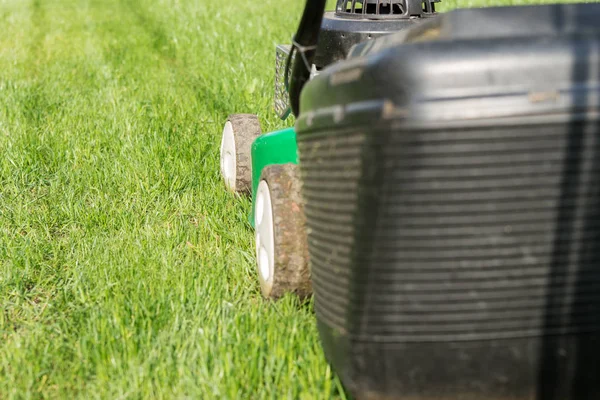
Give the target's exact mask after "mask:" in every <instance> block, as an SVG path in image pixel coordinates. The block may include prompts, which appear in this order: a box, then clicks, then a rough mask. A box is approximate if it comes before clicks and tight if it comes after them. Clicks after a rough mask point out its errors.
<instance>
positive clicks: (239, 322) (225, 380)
mask: <svg viewBox="0 0 600 400" xmlns="http://www.w3.org/2000/svg"><path fill="white" fill-rule="evenodd" d="M301 3H302V2H299V1H292V0H285V1H283V0H281V1H280V0H266V1H253V2H244V1H241V0H235V1H209V0H137V1H136V0H120V1H119V0H71V1H67V0H0V28H1V29H2V32H1V34H0V149H1V156H0V399H13V398H15V399H17V398H75V397H76V398H86V399H87V398H110V399H113V398H114V399H116V398H124V399H125V398H127V399H130V398H131V399H136V398H200V399H209V398H230V399H238V398H239V399H249V398H252V399H262V398H267V399H281V398H290V399H327V398H340V397H341V398H343V397H344V394H343V393H342V391H341V390H340V383H339V381H338V379H337V378H336V377H335V375H334V374H333V372H332V371H331V370H330V368H329V367H328V365H327V364H326V362H325V360H324V357H323V354H322V351H321V348H320V345H319V341H318V334H317V331H316V328H315V321H314V314H313V312H312V306H311V305H310V304H309V305H308V306H300V305H298V304H297V302H296V301H295V300H294V299H293V298H292V297H288V298H285V299H283V300H282V301H279V302H277V303H272V302H265V301H263V300H262V299H261V297H260V295H259V289H258V284H257V281H256V279H255V275H254V269H253V265H254V264H253V263H254V261H253V258H254V256H253V233H252V230H251V228H250V226H249V224H248V222H247V214H248V211H249V201H248V199H245V198H238V197H235V196H233V195H230V194H227V193H226V192H225V191H224V190H223V187H222V184H221V181H220V179H219V172H218V146H219V139H220V133H221V127H222V124H223V122H224V119H225V118H226V116H227V115H228V114H229V113H234V112H253V113H257V114H258V115H259V116H260V119H261V122H262V124H263V128H264V130H265V131H268V130H272V129H275V128H280V127H283V126H285V124H286V123H285V122H281V121H278V120H277V118H276V117H275V116H274V113H273V112H272V107H271V102H272V86H273V68H274V46H275V44H277V43H287V42H289V39H290V37H291V34H292V32H293V31H294V29H295V27H296V23H297V20H298V18H299V15H300V11H301V8H302V4H301ZM514 3H520V2H514ZM457 4H459V3H458V2H455V1H447V2H446V4H445V6H444V8H443V9H444V10H447V9H450V8H453V7H455V6H456V5H457ZM482 4H485V3H484V2H473V1H469V2H467V3H460V5H462V6H473V5H482ZM504 4H506V3H504ZM287 123H290V122H289V121H288V122H287Z"/></svg>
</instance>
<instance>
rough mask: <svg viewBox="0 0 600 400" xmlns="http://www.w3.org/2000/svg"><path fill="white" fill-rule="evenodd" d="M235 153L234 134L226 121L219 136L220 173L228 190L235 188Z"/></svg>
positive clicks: (231, 126) (230, 125) (229, 123)
mask: <svg viewBox="0 0 600 400" xmlns="http://www.w3.org/2000/svg"><path fill="white" fill-rule="evenodd" d="M235 157H236V153H235V136H234V134H233V125H232V124H231V122H229V121H227V123H226V124H225V128H224V129H223V135H222V137H221V175H222V176H223V179H224V180H225V186H227V188H228V189H229V190H235V181H236V178H237V176H236V168H237V166H236V160H235Z"/></svg>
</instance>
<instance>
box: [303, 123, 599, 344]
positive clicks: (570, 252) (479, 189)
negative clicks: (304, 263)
mask: <svg viewBox="0 0 600 400" xmlns="http://www.w3.org/2000/svg"><path fill="white" fill-rule="evenodd" d="M566 133H567V132H566V130H565V127H557V126H542V127H533V128H519V129H518V130H515V129H514V128H511V129H500V128H498V129H492V130H479V131H477V130H474V131H473V130H461V131H455V132H450V131H437V132H418V133H417V132H414V133H411V132H403V134H401V135H400V134H399V135H389V136H388V138H387V139H385V140H386V141H388V143H385V145H384V144H383V143H382V144H380V145H371V149H369V148H368V147H369V146H368V145H367V146H366V147H365V146H364V144H365V140H364V135H349V136H345V135H341V136H330V137H327V138H325V139H323V140H313V141H302V142H301V144H300V146H301V154H302V155H303V156H302V157H303V158H302V160H301V161H302V165H303V166H304V173H305V175H304V182H305V183H304V188H305V189H304V190H305V197H306V202H307V206H306V214H307V218H308V226H309V229H310V233H309V237H310V251H311V260H312V264H313V275H314V285H315V292H316V301H317V304H318V305H317V311H318V313H319V314H320V317H321V318H322V319H323V320H324V321H326V323H328V324H330V325H331V326H332V327H335V328H337V329H339V330H341V331H351V332H353V336H354V337H356V338H361V337H363V338H364V339H370V338H373V337H377V338H378V340H384V341H402V342H404V341H421V342H422V341H427V340H432V341H439V340H447V341H456V340H473V339H494V338H508V337H519V336H529V335H539V334H541V333H542V331H544V333H545V334H552V333H558V332H567V331H582V330H583V331H585V330H590V329H599V328H600V314H594V313H587V312H586V309H585V308H582V310H581V311H582V312H581V314H578V315H571V314H570V313H571V310H572V307H571V305H572V303H573V302H574V301H577V302H580V303H586V302H589V303H590V304H597V302H598V298H599V297H600V268H596V263H597V262H598V260H596V259H587V258H586V253H588V252H590V251H592V250H593V248H594V246H596V245H598V244H599V243H598V241H597V240H598V233H600V219H598V215H597V214H594V213H598V212H600V210H595V209H594V207H597V206H599V204H598V200H599V199H598V193H597V189H598V182H599V179H600V176H599V175H598V172H599V170H598V165H597V163H599V162H600V160H596V159H595V158H594V156H597V154H595V149H596V146H597V139H596V135H593V134H590V135H589V136H586V137H585V138H578V140H584V139H586V140H587V142H585V143H583V142H582V143H581V146H583V147H582V148H581V149H580V152H581V154H578V157H577V158H578V159H577V160H569V159H568V157H569V154H568V149H569V146H570V144H569V143H568V139H569V138H568V136H567V134H566ZM365 152H366V153H369V152H371V158H372V160H371V163H370V164H369V165H368V166H365V165H364V161H365V160H364V158H365ZM579 158H581V160H579ZM571 161H577V164H575V163H574V162H571ZM375 163H377V164H379V165H374V164H375ZM369 174H372V175H374V176H368V175H369ZM361 194H362V195H363V196H362V197H363V199H362V200H367V199H366V198H365V196H364V195H365V194H366V196H367V197H369V196H373V199H374V200H375V202H370V201H363V204H359V203H360V202H361V199H360V197H361ZM357 215H359V216H362V215H364V216H366V217H367V218H371V217H373V218H374V219H373V220H364V221H361V218H360V217H357ZM367 226H368V227H369V229H365V228H366V227H367ZM353 251H354V254H353V253H352V252H353ZM586 271H587V272H586ZM578 272H579V274H580V275H581V273H584V276H583V277H582V276H579V277H577V273H578ZM582 278H583V280H582ZM577 279H579V280H582V281H581V282H578V281H576V280H577ZM575 286H578V289H577V293H575ZM556 296H560V301H557V304H556V307H553V308H551V309H549V310H546V309H545V305H546V304H547V301H548V298H553V297H556ZM546 311H548V312H546ZM350 314H352V315H357V316H360V325H361V326H360V327H358V328H357V327H356V326H350V325H351V323H352V322H351V321H349V320H348V316H349V315H350Z"/></svg>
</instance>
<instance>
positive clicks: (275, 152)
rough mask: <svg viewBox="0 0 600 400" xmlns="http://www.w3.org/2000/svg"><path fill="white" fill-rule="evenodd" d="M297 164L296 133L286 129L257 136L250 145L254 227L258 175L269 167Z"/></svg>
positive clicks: (292, 129)
mask: <svg viewBox="0 0 600 400" xmlns="http://www.w3.org/2000/svg"><path fill="white" fill-rule="evenodd" d="M288 163H293V164H298V144H297V143H296V131H295V130H294V128H287V129H283V130H280V131H276V132H271V133H267V134H264V135H261V136H259V137H258V138H256V140H254V143H253V144H252V211H251V213H250V224H251V225H252V227H254V202H255V199H256V189H257V188H258V184H259V179H260V174H261V173H262V170H263V168H265V167H267V166H269V165H278V164H288Z"/></svg>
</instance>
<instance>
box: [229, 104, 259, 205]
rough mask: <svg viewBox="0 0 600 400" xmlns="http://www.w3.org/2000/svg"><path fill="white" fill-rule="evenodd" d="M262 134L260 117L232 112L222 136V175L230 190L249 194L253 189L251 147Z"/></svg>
mask: <svg viewBox="0 0 600 400" xmlns="http://www.w3.org/2000/svg"><path fill="white" fill-rule="evenodd" d="M260 134H261V128H260V122H259V121H258V117H257V116H256V115H253V114H232V115H230V116H229V118H228V119H227V122H226V123H225V127H224V128H223V135H222V138H221V175H222V176H223V180H224V181H225V186H226V187H227V189H228V190H230V191H232V192H235V193H245V194H249V193H250V192H251V190H252V157H251V154H250V152H251V149H252V143H253V142H254V139H256V138H257V137H258V136H260Z"/></svg>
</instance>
